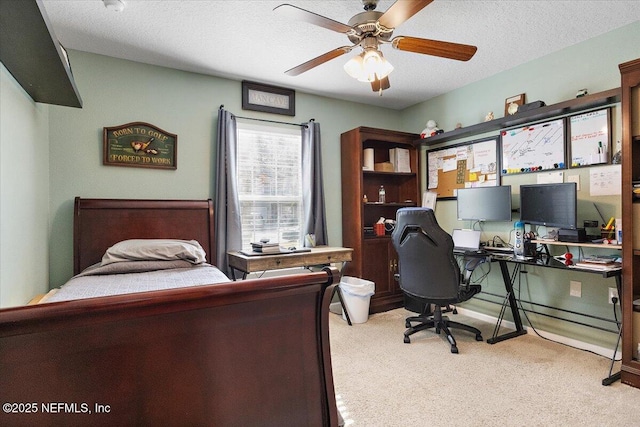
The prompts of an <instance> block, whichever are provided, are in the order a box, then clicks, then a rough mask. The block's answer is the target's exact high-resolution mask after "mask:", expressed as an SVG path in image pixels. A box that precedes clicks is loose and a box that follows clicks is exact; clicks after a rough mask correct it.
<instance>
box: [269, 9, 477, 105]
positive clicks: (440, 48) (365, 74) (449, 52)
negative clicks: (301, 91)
mask: <svg viewBox="0 0 640 427" xmlns="http://www.w3.org/2000/svg"><path fill="white" fill-rule="evenodd" d="M432 1H433V0H397V1H396V2H395V3H393V4H392V5H391V7H389V9H387V11H386V12H384V13H383V12H377V11H375V8H376V6H377V5H378V0H361V2H362V4H363V5H364V10H365V11H364V12H361V13H358V14H357V15H355V16H353V17H352V18H351V19H350V20H349V22H348V24H343V23H341V22H338V21H334V20H333V19H330V18H327V17H324V16H322V15H318V14H316V13H313V12H310V11H308V10H305V9H302V8H299V7H297V6H293V5H291V4H281V5H279V6H277V7H276V8H275V9H273V10H274V11H276V12H278V13H280V14H283V15H286V16H288V17H290V18H292V19H297V20H300V21H305V22H308V23H310V24H314V25H318V26H320V27H323V28H327V29H329V30H332V31H336V32H339V33H343V34H345V35H346V36H347V37H348V38H349V40H350V41H351V43H353V45H351V46H342V47H339V48H336V49H333V50H331V51H329V52H326V53H324V54H322V55H320V56H318V57H316V58H313V59H311V60H309V61H307V62H305V63H303V64H300V65H298V66H296V67H293V68H291V69H290V70H287V71H285V74H287V75H290V76H297V75H299V74H302V73H304V72H306V71H309V70H311V69H312V68H315V67H317V66H318V65H321V64H324V63H325V62H327V61H330V60H332V59H335V58H337V57H339V56H342V55H344V54H345V53H349V52H351V51H352V50H353V49H354V48H356V47H358V46H360V47H361V48H362V53H360V54H359V55H357V56H355V57H354V58H352V59H350V60H349V61H348V62H347V63H346V64H345V66H344V68H345V71H346V72H347V74H349V75H350V76H352V77H354V78H356V79H358V80H360V81H365V82H370V83H371V88H372V89H373V91H374V92H379V93H380V95H382V91H383V90H385V89H389V87H390V84H389V77H388V76H389V73H391V71H393V66H392V65H391V64H390V63H389V62H388V61H387V60H386V59H385V58H384V56H383V55H382V52H381V51H380V46H381V45H382V44H391V46H392V47H393V48H395V49H398V50H403V51H407V52H414V53H421V54H424V55H433V56H439V57H442V58H449V59H455V60H458V61H468V60H469V59H471V58H472V57H473V55H474V54H475V53H476V50H477V47H475V46H470V45H466V44H459V43H450V42H444V41H439V40H429V39H423V38H418V37H409V36H397V37H394V38H391V35H392V34H393V31H394V30H395V29H396V27H397V26H398V25H400V24H402V23H403V22H404V21H406V20H407V19H409V18H411V17H412V16H413V15H415V14H416V13H418V12H420V11H421V10H422V9H423V8H425V7H426V6H427V5H429V3H431V2H432Z"/></svg>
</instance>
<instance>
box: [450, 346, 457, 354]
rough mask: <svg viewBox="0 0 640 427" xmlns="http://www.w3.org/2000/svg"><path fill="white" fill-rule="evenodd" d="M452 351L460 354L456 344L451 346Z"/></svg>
mask: <svg viewBox="0 0 640 427" xmlns="http://www.w3.org/2000/svg"><path fill="white" fill-rule="evenodd" d="M451 353H455V354H458V347H456V346H455V345H452V346H451Z"/></svg>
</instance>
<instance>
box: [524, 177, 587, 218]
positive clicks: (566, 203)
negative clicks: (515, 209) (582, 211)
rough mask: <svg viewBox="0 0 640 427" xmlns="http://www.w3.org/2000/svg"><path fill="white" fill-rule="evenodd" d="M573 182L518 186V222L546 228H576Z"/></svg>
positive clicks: (574, 187) (574, 188)
mask: <svg viewBox="0 0 640 427" xmlns="http://www.w3.org/2000/svg"><path fill="white" fill-rule="evenodd" d="M577 204H578V202H577V190H576V183H575V182H565V183H556V184H531V185H521V186H520V221H522V222H526V223H527V224H533V225H545V226H547V227H558V228H571V229H575V228H577V222H578V220H577Z"/></svg>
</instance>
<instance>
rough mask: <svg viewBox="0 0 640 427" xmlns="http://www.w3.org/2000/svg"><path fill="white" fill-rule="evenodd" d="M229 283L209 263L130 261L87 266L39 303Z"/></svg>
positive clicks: (226, 278)
mask: <svg viewBox="0 0 640 427" xmlns="http://www.w3.org/2000/svg"><path fill="white" fill-rule="evenodd" d="M226 282H229V278H228V277H227V276H225V275H224V273H222V272H221V271H220V270H218V268H216V267H214V266H212V265H210V264H206V263H204V264H198V265H193V264H191V263H189V262H187V261H131V262H117V263H113V264H108V265H105V266H101V265H100V264H96V265H93V266H91V267H88V268H87V269H86V270H84V271H83V272H82V273H80V274H78V275H76V276H74V277H72V278H71V279H70V280H69V281H68V282H67V283H65V284H64V285H62V286H61V287H60V288H59V289H54V290H53V291H51V292H50V293H49V294H47V296H45V297H44V298H43V299H42V300H41V302H56V301H67V300H74V299H82V298H93V297H102V296H109V295H119V294H129V293H134V292H145V291H157V290H161V289H173V288H184V287H188V286H198V285H210V284H216V283H226Z"/></svg>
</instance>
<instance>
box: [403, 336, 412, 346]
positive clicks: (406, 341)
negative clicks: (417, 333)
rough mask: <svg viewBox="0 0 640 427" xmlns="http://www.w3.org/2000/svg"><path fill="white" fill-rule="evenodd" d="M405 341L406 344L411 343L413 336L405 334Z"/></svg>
mask: <svg viewBox="0 0 640 427" xmlns="http://www.w3.org/2000/svg"><path fill="white" fill-rule="evenodd" d="M404 343H405V344H409V343H411V338H409V337H407V336H405V337H404Z"/></svg>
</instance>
